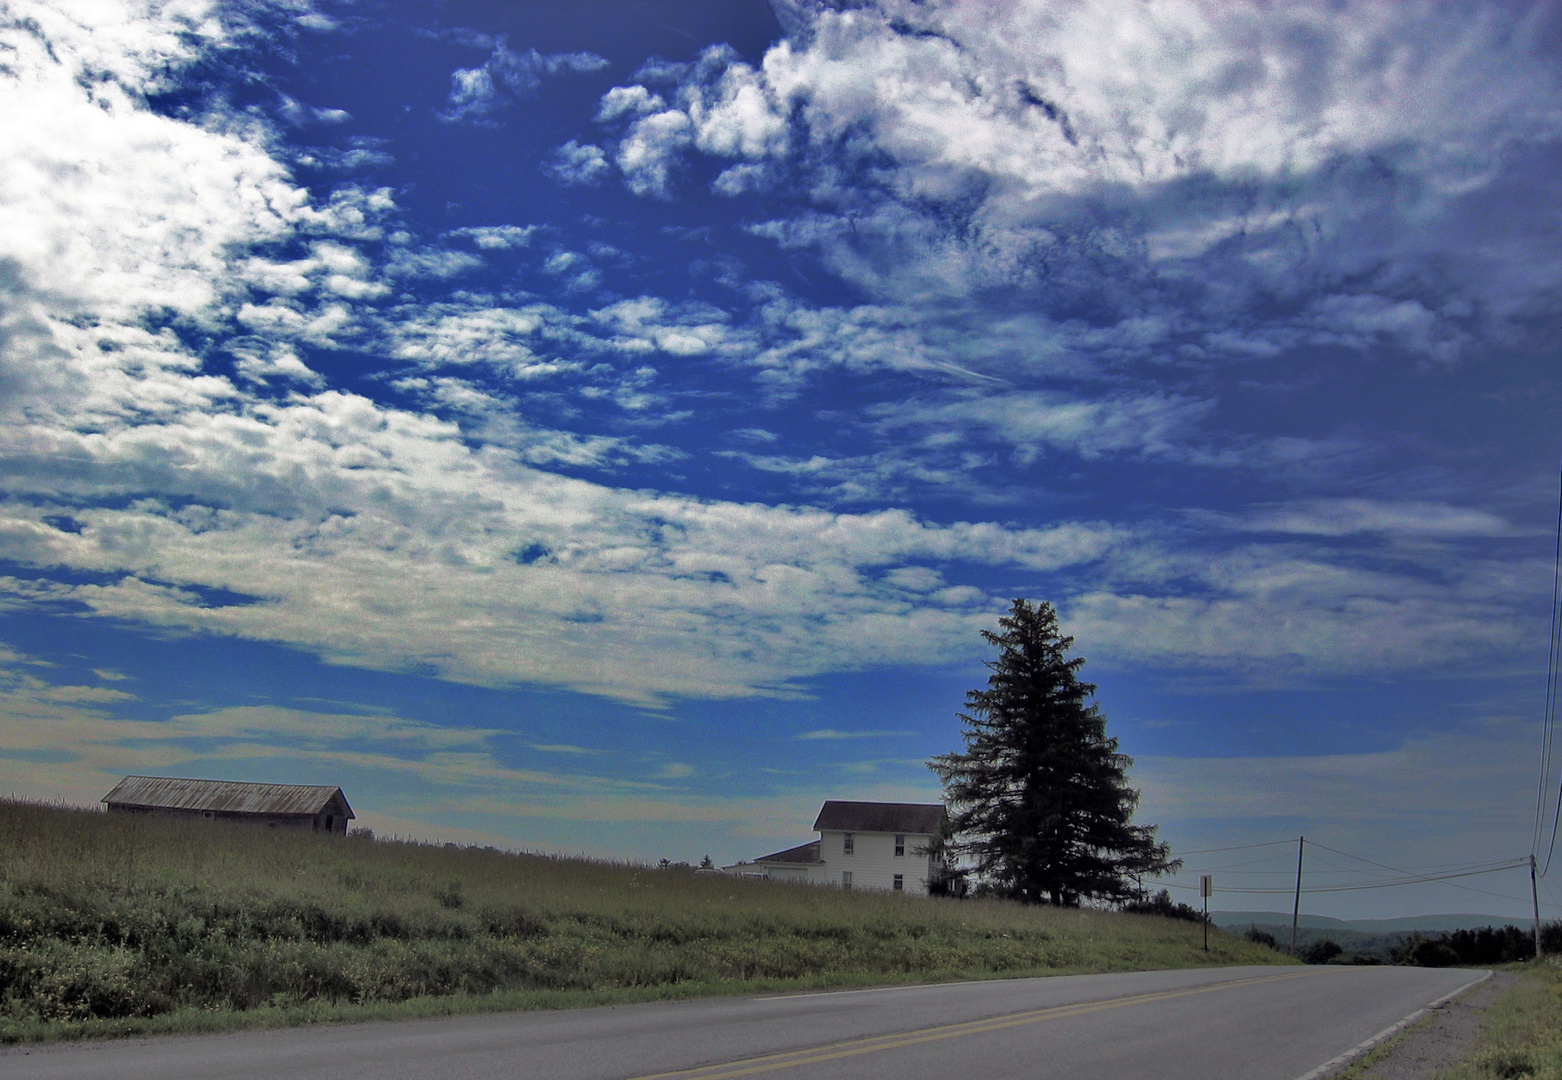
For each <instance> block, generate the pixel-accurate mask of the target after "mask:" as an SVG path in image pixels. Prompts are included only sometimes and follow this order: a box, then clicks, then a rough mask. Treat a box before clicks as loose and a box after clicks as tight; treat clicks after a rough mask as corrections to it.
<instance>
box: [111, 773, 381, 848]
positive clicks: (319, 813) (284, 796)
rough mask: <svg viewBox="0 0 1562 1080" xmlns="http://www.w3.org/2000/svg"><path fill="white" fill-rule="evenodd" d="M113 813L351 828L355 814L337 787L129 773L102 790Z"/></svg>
mask: <svg viewBox="0 0 1562 1080" xmlns="http://www.w3.org/2000/svg"><path fill="white" fill-rule="evenodd" d="M102 802H103V803H104V804H105V805H106V806H107V807H108V810H109V813H111V814H160V815H163V816H166V817H188V818H206V819H208V820H215V821H248V822H253V823H254V824H256V825H265V826H268V827H270V828H273V829H303V830H305V831H308V832H323V833H336V834H337V835H339V836H345V835H346V834H347V822H348V821H350V820H351V819H352V818H354V817H356V816H357V815H356V814H354V813H353V808H352V807H350V806H348V805H347V796H345V795H343V794H342V789H341V788H339V787H318V786H315V785H311V784H248V783H243V782H241V781H238V780H184V779H179V778H177V777H164V776H127V777H125V778H124V779H123V780H121V781H120V782H119V783H117V784H115V785H114V790H113V791H111V792H109V793H108V794H107V795H105V796H103V799H102Z"/></svg>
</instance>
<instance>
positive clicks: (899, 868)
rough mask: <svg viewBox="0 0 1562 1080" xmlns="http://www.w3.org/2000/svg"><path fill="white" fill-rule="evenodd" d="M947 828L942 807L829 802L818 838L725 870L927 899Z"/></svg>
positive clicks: (823, 810) (939, 865) (817, 821)
mask: <svg viewBox="0 0 1562 1080" xmlns="http://www.w3.org/2000/svg"><path fill="white" fill-rule="evenodd" d="M943 824H944V808H943V807H942V806H940V805H938V804H936V803H934V804H926V803H879V802H841V801H837V800H835V799H831V800H829V801H828V802H826V803H825V804H824V806H823V807H822V808H821V809H820V811H819V816H818V818H816V819H815V820H814V829H815V830H816V831H817V832H818V833H819V839H817V840H810V841H808V842H807V843H804V844H798V845H797V846H796V847H791V848H787V849H786V850H785V851H777V852H773V853H771V854H769V855H762V856H760V857H759V858H757V859H755V860H754V861H753V862H751V863H738V864H736V865H735V866H725V867H722V869H723V870H725V871H727V873H729V874H743V875H753V876H759V877H766V878H769V879H770V880H771V881H800V882H808V883H809V884H814V885H837V886H839V887H841V888H843V889H882V890H884V891H886V892H910V893H916V894H918V895H920V896H926V895H927V892H928V885H929V883H930V882H932V881H934V880H936V878H937V876H938V874H939V871H940V870H941V869H942V866H943V864H942V863H941V862H940V860H939V859H938V858H937V857H936V856H934V855H933V854H932V853H931V850H930V849H931V847H932V844H933V839H934V837H935V836H937V835H938V832H939V830H940V829H941V828H942V827H943Z"/></svg>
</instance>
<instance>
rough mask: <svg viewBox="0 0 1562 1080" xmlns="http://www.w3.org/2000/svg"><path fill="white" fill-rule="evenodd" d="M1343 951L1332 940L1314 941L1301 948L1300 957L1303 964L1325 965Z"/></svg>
mask: <svg viewBox="0 0 1562 1080" xmlns="http://www.w3.org/2000/svg"><path fill="white" fill-rule="evenodd" d="M1344 951H1345V950H1344V949H1342V948H1340V946H1339V943H1338V942H1336V941H1334V940H1333V939H1332V938H1324V939H1323V940H1322V941H1315V942H1313V943H1312V944H1311V945H1308V946H1306V947H1305V948H1303V949H1302V951H1301V957H1302V962H1303V963H1307V964H1327V963H1328V962H1329V961H1330V960H1333V959H1334V958H1335V957H1336V956H1339V955H1340V954H1341V953H1342V952H1344Z"/></svg>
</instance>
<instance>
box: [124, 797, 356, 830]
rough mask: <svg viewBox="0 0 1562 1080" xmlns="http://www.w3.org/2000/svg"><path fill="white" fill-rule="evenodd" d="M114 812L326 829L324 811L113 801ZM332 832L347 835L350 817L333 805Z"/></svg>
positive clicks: (288, 827)
mask: <svg viewBox="0 0 1562 1080" xmlns="http://www.w3.org/2000/svg"><path fill="white" fill-rule="evenodd" d="M108 812H109V813H111V814H148V815H151V816H153V817H176V818H190V819H194V820H196V821H237V822H242V823H244V824H248V825H264V826H266V827H267V828H271V829H297V830H299V831H301V832H326V831H327V829H326V822H325V819H326V815H325V814H246V813H233V812H225V811H220V810H219V811H206V810H185V809H180V808H176V807H162V806H123V805H116V804H114V803H110V804H109V807H108ZM331 817H332V819H333V820H332V822H331V827H330V830H329V831H330V832H332V833H334V834H336V835H337V836H346V835H347V818H346V816H345V815H343V814H342V813H341V810H340V809H339V808H334V807H333V812H332V813H331Z"/></svg>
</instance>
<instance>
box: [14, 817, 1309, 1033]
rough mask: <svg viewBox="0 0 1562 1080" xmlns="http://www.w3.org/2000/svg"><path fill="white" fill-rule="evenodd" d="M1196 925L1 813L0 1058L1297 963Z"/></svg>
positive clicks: (630, 868) (410, 846)
mask: <svg viewBox="0 0 1562 1080" xmlns="http://www.w3.org/2000/svg"><path fill="white" fill-rule="evenodd" d="M1290 962H1293V961H1290V960H1289V959H1288V958H1286V957H1283V956H1281V955H1279V954H1278V953H1276V952H1274V951H1272V950H1270V949H1267V948H1264V947H1262V946H1259V945H1255V944H1253V943H1251V942H1247V941H1244V940H1242V939H1240V938H1237V937H1234V936H1231V935H1228V934H1225V933H1222V932H1220V931H1216V930H1213V929H1212V931H1211V933H1210V951H1209V952H1208V953H1205V952H1204V951H1203V950H1202V948H1201V937H1200V927H1199V926H1197V925H1194V924H1191V923H1188V922H1186V921H1182V920H1176V919H1167V918H1160V917H1155V916H1145V915H1131V914H1122V913H1114V912H1105V911H1094V910H1088V909H1059V908H1052V907H1047V906H1025V905H1021V904H1018V903H1014V902H1012V901H1005V900H952V899H942V898H921V897H908V896H895V895H893V894H883V893H868V892H849V891H842V890H839V889H831V888H820V887H813V886H802V885H780V884H774V883H769V882H763V881H753V880H743V879H733V878H729V877H725V876H722V875H717V874H697V873H695V872H693V871H692V870H689V869H682V868H676V867H672V868H665V869H659V868H656V867H650V866H634V865H625V864H614V863H605V862H594V861H588V860H581V859H567V858H556V857H550V856H542V855H516V854H510V853H506V852H501V851H497V850H494V849H491V848H475V847H455V846H449V845H447V846H444V847H440V846H436V845H431V844H419V843H412V842H401V841H386V840H373V839H368V838H363V837H349V838H345V839H344V838H341V837H327V836H318V835H313V834H307V833H287V832H282V831H271V830H267V829H261V828H256V827H254V826H248V825H226V824H221V823H214V822H204V821H202V822H191V821H181V820H174V819H167V818H153V817H141V816H129V815H117V814H114V815H110V814H104V813H100V812H97V811H93V810H83V809H75V808H69V807H62V806H46V805H39V804H35V803H25V802H14V801H0V1041H5V1042H13V1043H14V1042H19V1041H33V1040H40V1039H54V1038H75V1037H82V1036H95V1035H129V1034H142V1033H154V1032H172V1031H195V1030H220V1029H227V1028H235V1027H258V1026H273V1025H281V1024H293V1023H302V1022H311V1021H322V1020H351V1019H369V1018H374V1017H379V1016H412V1015H435V1014H444V1013H451V1012H474V1011H487V1010H499V1009H516V1008H556V1007H565V1006H572V1005H582V1004H595V1003H602V1002H608V1001H630V1000H648V999H652V998H667V997H694V996H703V995H710V994H725V993H745V992H756V991H762V990H767V989H783V988H807V987H834V986H851V985H867V984H874V983H902V982H924V981H936V980H948V979H963V978H992V977H995V976H999V977H1002V976H1023V975H1043V974H1049V975H1050V974H1063V973H1073V972H1097V971H1121V970H1138V969H1149V968H1167V967H1191V966H1200V965H1206V964H1208V965H1222V964H1254V963H1257V964H1273V963H1290Z"/></svg>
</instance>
